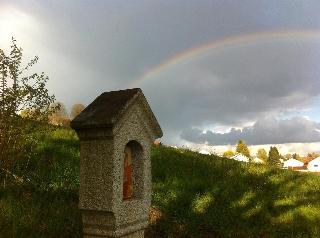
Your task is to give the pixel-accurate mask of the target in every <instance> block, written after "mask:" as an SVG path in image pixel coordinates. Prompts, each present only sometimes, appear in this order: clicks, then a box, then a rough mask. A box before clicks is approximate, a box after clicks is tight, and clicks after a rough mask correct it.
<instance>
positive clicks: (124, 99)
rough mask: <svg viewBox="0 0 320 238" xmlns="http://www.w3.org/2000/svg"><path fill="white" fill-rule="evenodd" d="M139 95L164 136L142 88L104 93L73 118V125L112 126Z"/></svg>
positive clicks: (77, 126) (78, 126)
mask: <svg viewBox="0 0 320 238" xmlns="http://www.w3.org/2000/svg"><path fill="white" fill-rule="evenodd" d="M138 97H142V98H143V101H144V104H145V106H146V107H147V109H148V111H149V112H148V114H149V117H150V119H151V120H152V122H151V123H152V124H153V125H154V126H155V127H156V128H155V129H156V131H157V134H158V135H160V136H162V130H161V128H160V126H159V124H158V122H157V120H156V118H155V116H154V114H153V112H152V110H151V108H150V106H149V104H148V102H147V100H146V99H145V97H144V95H143V93H142V90H141V89H140V88H133V89H126V90H119V91H110V92H104V93H102V94H101V95H100V96H98V97H97V98H96V99H95V100H94V101H93V102H92V103H91V104H89V105H88V106H87V107H86V108H85V109H84V110H83V111H82V112H81V113H80V114H79V115H78V116H77V117H76V118H74V119H73V120H72V122H71V127H72V128H74V129H81V128H93V127H101V128H102V127H112V125H113V124H114V123H116V122H117V121H118V120H119V119H120V117H121V115H122V114H123V113H124V112H125V110H126V109H127V108H128V107H129V105H131V104H132V103H133V102H134V101H135V100H136V99H137V98H138Z"/></svg>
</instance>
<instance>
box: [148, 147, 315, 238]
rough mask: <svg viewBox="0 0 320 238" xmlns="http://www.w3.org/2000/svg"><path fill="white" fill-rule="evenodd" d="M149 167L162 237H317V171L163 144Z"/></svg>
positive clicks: (154, 152)
mask: <svg viewBox="0 0 320 238" xmlns="http://www.w3.org/2000/svg"><path fill="white" fill-rule="evenodd" d="M152 173H153V196H152V199H153V200H152V204H153V206H154V207H155V208H156V209H157V210H159V211H160V212H161V214H162V216H161V218H160V219H158V221H157V222H156V223H155V224H154V225H153V226H154V227H153V229H156V230H157V232H158V234H160V235H161V236H162V237H169V236H172V234H175V233H177V231H178V235H177V237H320V177H319V176H316V175H312V174H302V173H298V172H293V171H285V170H279V169H276V168H274V169H271V168H268V167H266V166H264V165H255V164H245V163H241V162H237V161H232V160H228V159H226V158H220V157H216V156H207V155H201V154H198V153H194V152H191V151H187V150H182V149H173V148H166V147H157V148H154V149H153V153H152ZM160 235H159V236H160ZM210 235H211V236H210Z"/></svg>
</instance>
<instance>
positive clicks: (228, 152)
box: [223, 150, 234, 158]
mask: <svg viewBox="0 0 320 238" xmlns="http://www.w3.org/2000/svg"><path fill="white" fill-rule="evenodd" d="M232 156H234V152H233V151H232V150H227V151H225V152H224V153H223V157H227V158H231V157H232Z"/></svg>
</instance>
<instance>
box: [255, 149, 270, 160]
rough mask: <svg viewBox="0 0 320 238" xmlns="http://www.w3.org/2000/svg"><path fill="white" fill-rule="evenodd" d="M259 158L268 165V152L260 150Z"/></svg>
mask: <svg viewBox="0 0 320 238" xmlns="http://www.w3.org/2000/svg"><path fill="white" fill-rule="evenodd" d="M257 157H258V158H259V159H261V160H262V161H264V162H265V163H266V162H267V160H268V154H267V151H266V150H265V149H259V150H258V152H257Z"/></svg>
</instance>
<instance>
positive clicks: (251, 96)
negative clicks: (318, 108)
mask: <svg viewBox="0 0 320 238" xmlns="http://www.w3.org/2000/svg"><path fill="white" fill-rule="evenodd" d="M5 1H6V2H7V4H9V5H14V6H16V7H17V8H19V9H20V10H21V11H23V12H26V13H27V14H30V15H32V16H33V17H34V19H35V21H37V22H39V24H40V25H41V26H42V29H41V34H40V35H36V36H32V39H33V41H34V47H35V50H39V49H42V50H43V51H40V52H39V51H37V53H36V54H37V55H39V56H40V59H41V62H46V61H48V62H49V63H48V65H47V66H46V67H45V69H44V70H45V72H49V73H51V74H49V76H50V85H51V88H52V89H54V93H55V94H56V96H57V98H58V99H59V100H61V101H63V102H64V103H65V104H66V105H70V104H72V103H75V102H82V103H84V104H88V103H89V102H90V101H91V100H92V99H93V98H94V97H96V96H97V95H98V94H99V93H101V92H102V91H108V90H113V89H119V88H126V87H128V85H130V83H131V82H132V81H134V80H136V79H138V78H140V77H141V76H142V75H143V73H144V72H146V71H148V70H150V69H151V68H153V67H155V66H156V65H157V64H159V63H161V62H162V61H164V60H166V59H168V58H170V57H172V56H174V55H176V54H177V53H179V52H182V51H185V50H188V49H190V48H194V47H196V46H199V45H202V44H204V43H207V42H210V41H215V40H217V39H221V38H224V37H227V36H234V35H239V34H247V33H253V32H258V31H275V30H283V29H289V30H290V29H294V30H303V29H310V28H312V29H317V28H319V27H320V15H319V14H318V9H319V7H320V3H319V1H317V0H315V1H308V3H306V2H302V1H301V2H299V1H281V2H279V1H278V0H274V1H270V0H262V1H254V0H252V1H250V0H244V1H234V0H226V1H212V0H203V1H202V0H201V1H184V2H183V3H182V2H181V1H147V0H142V1H132V2H131V1H130V2H122V1H90V2H88V1H84V0H78V1H63V2H57V1H55V2H52V1H48V0H43V1H36V0H10V1H8V0H5ZM0 31H1V30H0ZM17 40H18V41H19V42H20V39H17ZM38 46H39V47H38ZM30 50H33V49H30ZM53 54H54V56H52V55H53ZM48 59H49V60H48ZM319 62H320V44H319V43H317V42H309V41H299V40H297V41H294V39H292V40H288V41H286V42H285V41H282V42H280V41H275V42H265V43H263V44H262V43H260V44H257V43H251V44H245V45H241V46H232V47H229V48H223V49H219V50H216V51H212V52H207V55H206V56H202V57H198V58H197V59H193V60H190V61H189V62H185V63H183V64H180V65H176V66H175V67H173V68H170V69H168V70H167V71H165V72H162V73H161V75H156V76H155V77H154V78H152V79H150V80H149V81H147V82H144V83H143V84H141V85H138V86H139V87H142V88H143V90H144V93H145V94H146V96H147V98H148V99H149V101H150V104H151V106H152V108H153V110H154V112H155V114H156V116H157V118H158V119H159V121H160V124H161V125H162V127H163V129H164V131H165V134H166V135H167V136H166V140H168V141H169V140H170V138H173V137H175V136H174V135H177V134H179V133H180V131H181V130H183V129H184V128H190V127H201V128H206V127H207V126H208V125H210V126H212V125H235V124H242V123H244V122H247V121H254V120H257V119H259V118H261V117H265V116H267V115H271V116H273V115H274V116H276V115H279V114H286V113H288V112H291V111H299V110H301V109H304V108H305V107H308V106H310V105H311V103H312V100H313V99H314V98H315V97H316V96H317V95H319V94H320V86H319V80H318V79H319V77H320V69H319V67H318V64H319ZM73 92H74V93H73Z"/></svg>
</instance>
